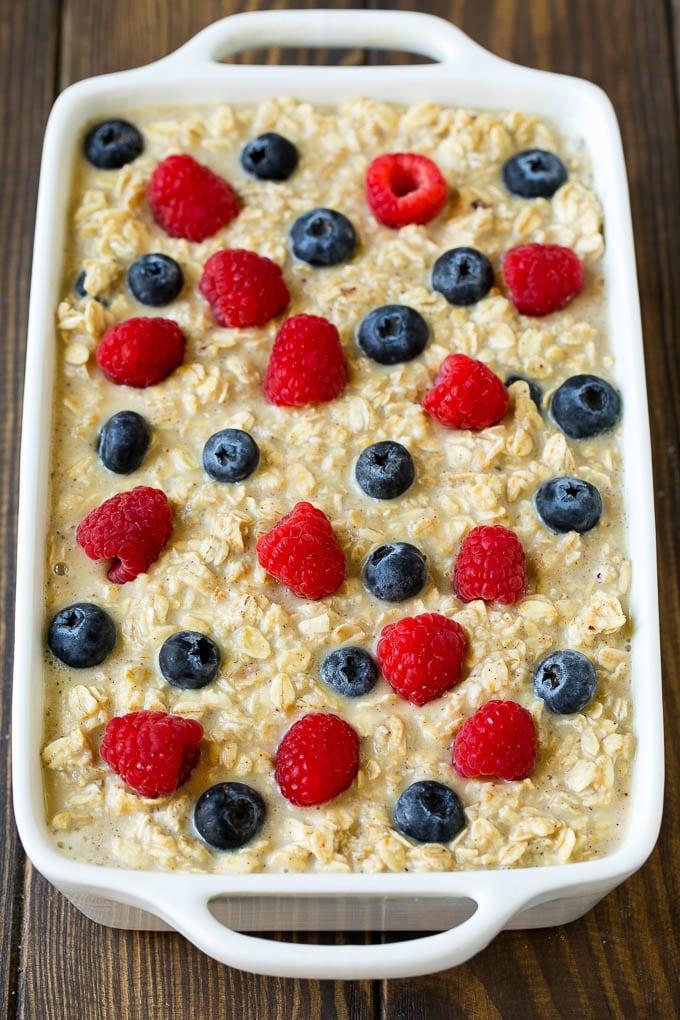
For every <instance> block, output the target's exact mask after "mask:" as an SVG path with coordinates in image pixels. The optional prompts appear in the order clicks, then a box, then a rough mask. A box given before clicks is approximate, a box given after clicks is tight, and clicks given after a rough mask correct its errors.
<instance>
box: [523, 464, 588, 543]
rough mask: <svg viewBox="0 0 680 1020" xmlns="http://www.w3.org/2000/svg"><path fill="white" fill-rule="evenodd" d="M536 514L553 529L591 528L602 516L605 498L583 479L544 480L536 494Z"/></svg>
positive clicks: (581, 530) (580, 529)
mask: <svg viewBox="0 0 680 1020" xmlns="http://www.w3.org/2000/svg"><path fill="white" fill-rule="evenodd" d="M534 504H535V506H536V513H537V514H538V516H539V518H540V520H541V521H543V523H544V524H545V525H546V527H548V528H550V530H551V531H556V532H558V533H559V534H564V533H565V532H567V531H578V532H579V533H583V532H584V531H590V529H591V528H594V527H595V525H596V524H597V523H598V522H599V520H600V517H601V516H602V497H601V496H600V493H599V491H598V490H597V489H596V488H595V486H594V485H591V484H590V482H584V481H583V479H582V478H569V477H559V478H551V479H550V480H549V481H547V482H543V485H541V486H540V487H539V488H538V489H537V490H536V495H535V496H534Z"/></svg>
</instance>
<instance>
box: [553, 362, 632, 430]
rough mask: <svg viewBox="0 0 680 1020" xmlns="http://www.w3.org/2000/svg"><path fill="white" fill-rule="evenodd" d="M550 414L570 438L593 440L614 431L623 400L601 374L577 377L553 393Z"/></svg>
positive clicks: (573, 377)
mask: <svg viewBox="0 0 680 1020" xmlns="http://www.w3.org/2000/svg"><path fill="white" fill-rule="evenodd" d="M550 414H551V416H552V418H553V420H554V421H555V423H556V424H557V425H558V426H559V427H560V428H561V429H562V431H563V432H564V433H565V435H567V436H569V438H570V439H590V437H591V436H599V435H601V434H602V433H603V432H608V431H609V430H610V429H612V428H614V426H615V425H616V423H617V422H618V420H619V418H620V416H621V398H620V396H619V395H618V393H617V392H616V390H615V389H614V387H613V386H610V384H609V383H608V382H606V380H604V379H600V377H599V376H597V375H573V376H572V377H571V378H570V379H567V380H566V381H565V382H563V383H562V385H561V386H560V387H559V389H557V390H555V392H554V393H553V397H552V400H551V401H550Z"/></svg>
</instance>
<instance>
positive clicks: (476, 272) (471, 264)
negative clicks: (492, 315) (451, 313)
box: [432, 248, 493, 305]
mask: <svg viewBox="0 0 680 1020" xmlns="http://www.w3.org/2000/svg"><path fill="white" fill-rule="evenodd" d="M432 286H433V288H434V289H435V290H437V291H439V293H440V294H443V295H444V297H445V298H446V300H447V301H448V302H449V304H451V305H474V304H475V303H476V302H477V301H481V300H482V298H483V297H485V296H486V295H487V294H488V293H489V291H490V290H491V288H492V287H493V266H492V265H491V263H490V262H489V260H488V258H487V257H486V255H484V254H483V253H482V252H481V251H477V249H476V248H451V249H450V251H445V252H444V254H443V255H440V256H439V258H438V259H437V261H436V262H435V264H434V268H433V270H432Z"/></svg>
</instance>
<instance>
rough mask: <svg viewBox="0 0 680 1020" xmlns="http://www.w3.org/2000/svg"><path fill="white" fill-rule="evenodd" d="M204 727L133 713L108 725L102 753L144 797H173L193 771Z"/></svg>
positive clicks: (170, 717)
mask: <svg viewBox="0 0 680 1020" xmlns="http://www.w3.org/2000/svg"><path fill="white" fill-rule="evenodd" d="M202 736H203V727H202V726H201V724H200V723H199V722H196V720H195V719H183V718H181V717H180V716H178V715H167V714H166V713H165V712H129V713H128V714H127V715H120V716H117V717H116V718H114V719H111V721H110V722H109V723H108V725H107V727H106V731H105V733H104V739H103V740H102V742H101V747H100V749H99V750H100V753H101V756H102V758H103V759H104V761H105V762H106V763H107V765H110V766H111V768H112V769H113V771H114V772H115V773H116V775H119V776H120V777H121V779H122V780H124V782H126V783H127V785H128V786H131V787H132V789H133V790H136V792H137V793H141V795H142V797H169V796H170V794H171V793H174V792H175V790H176V789H177V788H178V787H179V786H181V785H182V783H185V782H186V781H187V779H188V778H189V776H190V775H191V773H192V772H193V770H194V768H195V766H196V764H197V763H198V759H199V756H200V753H201V749H200V746H199V745H200V742H201V737H202Z"/></svg>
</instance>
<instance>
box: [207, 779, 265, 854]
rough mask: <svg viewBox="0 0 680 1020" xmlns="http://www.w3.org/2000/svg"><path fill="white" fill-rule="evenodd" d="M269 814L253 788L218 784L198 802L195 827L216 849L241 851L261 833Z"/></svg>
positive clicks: (238, 784)
mask: <svg viewBox="0 0 680 1020" xmlns="http://www.w3.org/2000/svg"><path fill="white" fill-rule="evenodd" d="M266 811H267V809H266V807H265V804H264V801H263V799H262V797H261V796H260V794H259V793H258V792H257V790H253V788H252V786H246V784H245V783H216V784H215V786H211V787H209V788H208V789H207V790H206V791H205V792H204V793H202V794H201V796H200V797H199V798H198V800H197V801H196V805H195V807H194V828H195V829H196V832H197V833H198V835H199V836H200V837H201V839H203V840H205V842H206V843H207V844H208V846H210V847H212V848H213V849H214V850H238V848H239V847H242V846H245V844H246V843H248V842H249V841H250V840H251V839H252V838H253V837H254V836H256V835H257V834H258V832H259V831H260V829H261V828H262V826H263V824H264V819H265V815H266Z"/></svg>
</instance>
